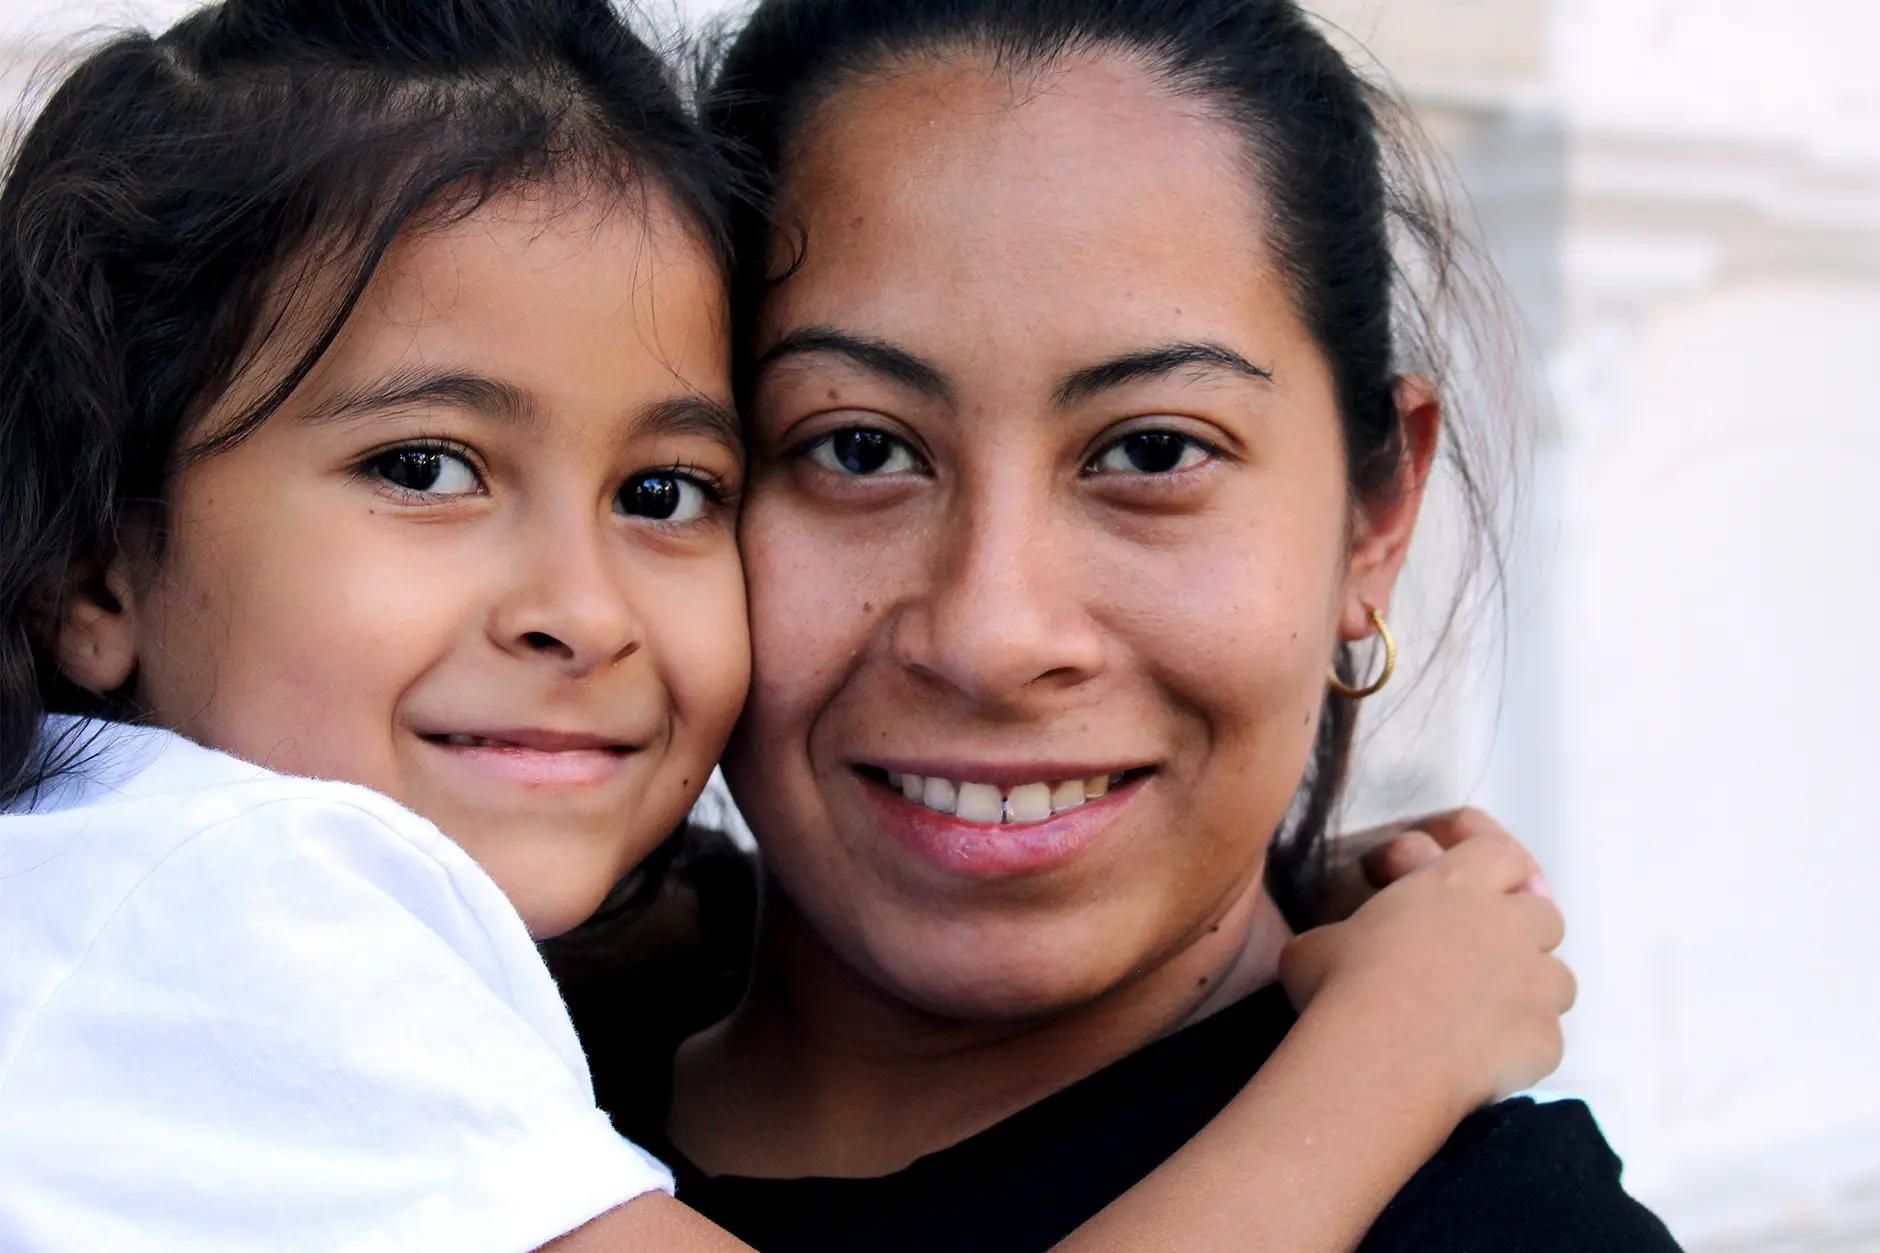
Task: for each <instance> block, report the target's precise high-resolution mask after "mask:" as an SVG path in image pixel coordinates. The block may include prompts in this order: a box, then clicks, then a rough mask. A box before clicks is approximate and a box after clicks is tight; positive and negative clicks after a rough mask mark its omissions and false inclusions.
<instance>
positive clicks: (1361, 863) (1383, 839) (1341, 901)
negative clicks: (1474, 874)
mask: <svg viewBox="0 0 1880 1253" xmlns="http://www.w3.org/2000/svg"><path fill="white" fill-rule="evenodd" d="M1490 833H1501V834H1504V835H1505V834H1506V833H1507V829H1506V828H1505V827H1503V826H1502V825H1501V824H1500V823H1499V822H1496V821H1495V820H1494V819H1493V818H1491V817H1489V816H1488V815H1487V814H1485V813H1483V812H1482V811H1481V810H1479V809H1473V808H1466V809H1450V810H1445V811H1443V812H1442V813H1435V814H1424V815H1423V816H1422V817H1420V818H1406V819H1402V820H1400V821H1397V822H1388V823H1384V824H1382V825H1380V826H1375V827H1368V828H1366V829H1365V830H1363V831H1353V832H1347V833H1345V834H1343V835H1340V836H1339V837H1338V839H1337V841H1336V843H1335V844H1334V846H1333V856H1334V859H1335V861H1334V864H1333V866H1332V867H1331V872H1330V873H1329V874H1328V875H1327V876H1326V879H1325V883H1324V885H1323V887H1322V888H1321V889H1320V891H1319V896H1318V900H1317V901H1316V903H1315V905H1316V908H1315V911H1314V912H1315V916H1316V917H1317V918H1318V920H1319V921H1320V922H1338V921H1341V920H1342V919H1345V918H1349V917H1351V915H1352V914H1353V913H1355V912H1356V911H1357V908H1358V906H1360V905H1362V904H1364V903H1365V902H1366V901H1368V900H1370V899H1371V898H1372V897H1373V896H1376V895H1377V894H1378V892H1379V891H1380V890H1381V889H1383V888H1387V887H1389V886H1390V885H1391V884H1393V883H1395V882H1396V881H1397V880H1399V879H1401V878H1403V877H1404V876H1405V875H1407V874H1409V873H1410V872H1411V871H1412V870H1415V869H1416V868H1417V867H1418V866H1422V865H1426V864H1428V863H1429V862H1432V861H1435V860H1436V859H1437V858H1438V857H1441V856H1442V855H1443V850H1444V849H1447V848H1454V847H1455V846H1456V845H1458V844H1460V843H1462V842H1463V841H1464V840H1466V839H1469V838H1470V837H1472V836H1477V835H1487V834H1490ZM1529 890H1530V891H1539V892H1540V893H1541V894H1542V895H1543V896H1545V895H1547V894H1548V893H1547V888H1546V884H1545V883H1544V882H1542V881H1540V880H1538V879H1537V880H1536V882H1535V884H1534V885H1532V886H1531V887H1530V889H1529Z"/></svg>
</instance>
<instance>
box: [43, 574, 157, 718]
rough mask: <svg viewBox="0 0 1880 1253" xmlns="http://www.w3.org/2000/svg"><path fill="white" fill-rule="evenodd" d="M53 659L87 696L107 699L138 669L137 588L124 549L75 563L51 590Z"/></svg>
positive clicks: (48, 607)
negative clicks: (109, 693) (105, 696)
mask: <svg viewBox="0 0 1880 1253" xmlns="http://www.w3.org/2000/svg"><path fill="white" fill-rule="evenodd" d="M49 591H50V597H49V599H50V603H49V604H48V605H47V606H46V608H47V609H48V611H49V613H50V614H51V617H52V621H51V622H50V624H49V625H50V627H51V638H52V645H53V646H52V654H53V659H54V660H55V661H56V662H57V663H58V666H59V670H60V672H61V673H62V674H64V675H65V677H66V678H67V679H70V680H71V681H72V682H73V683H75V684H77V685H78V686H79V687H82V688H84V689H85V690H86V691H88V692H96V693H97V694H99V695H101V696H102V695H104V694H105V693H108V692H115V691H116V690H117V689H118V688H121V687H123V686H124V685H125V684H126V683H128V682H130V679H131V675H132V673H134V672H135V671H136V669H137V627H138V599H137V586H136V582H135V580H134V579H133V578H132V576H131V564H130V558H129V556H128V554H126V552H125V551H124V548H123V547H122V546H113V548H112V549H111V550H110V551H109V552H108V553H100V554H98V555H96V556H92V557H86V558H83V559H82V560H79V561H75V562H73V563H72V565H71V566H70V567H68V568H67V570H66V572H65V579H64V580H63V581H62V582H61V583H60V584H59V585H58V586H57V587H55V588H51V589H49Z"/></svg>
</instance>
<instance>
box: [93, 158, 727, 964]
mask: <svg viewBox="0 0 1880 1253" xmlns="http://www.w3.org/2000/svg"><path fill="white" fill-rule="evenodd" d="M298 347H299V346H298V344H295V345H293V346H292V350H294V351H297V350H298ZM262 373H265V371H264V372H262ZM270 377H278V375H273V376H270ZM240 399H241V398H240V397H238V396H230V397H224V398H223V400H222V401H221V402H220V403H219V405H218V407H217V408H216V410H215V412H213V413H212V414H211V415H210V416H209V419H208V426H207V428H206V429H213V428H214V423H215V422H216V421H218V420H226V417H227V414H228V413H230V412H239V403H240ZM742 472H743V466H742V454H741V449H740V447H739V441H738V437H737V428H736V423H735V422H734V420H733V419H732V416H731V412H730V405H729V383H728V338H727V334H726V318H725V306H724V290H723V282H722V278H721V276H720V274H719V272H718V269H717V267H716V265H715V264H714V263H713V260H712V258H711V256H710V255H709V253H708V252H707V251H706V250H705V249H704V248H702V247H700V246H699V245H697V244H696V243H695V242H694V241H693V239H692V238H691V235H690V233H689V232H688V231H687V230H686V229H685V227H684V225H683V223H682V221H681V219H680V218H679V217H678V216H677V215H676V214H674V213H672V212H669V211H667V210H666V209H665V207H664V206H662V205H660V204H657V203H655V204H653V205H650V206H649V208H648V211H647V212H644V213H642V212H640V211H639V210H638V209H637V208H635V207H634V206H631V205H627V204H622V203H619V202H618V199H617V198H616V197H614V196H611V195H602V194H599V193H593V194H587V193H586V192H585V190H584V189H582V188H534V189H528V190H525V191H517V192H514V193H510V194H506V195H503V196H501V197H498V198H497V199H495V200H492V201H490V202H489V203H488V204H486V205H485V206H483V207H482V208H480V209H478V210H477V211H476V212H475V213H472V214H470V215H469V216H467V217H464V218H462V219H461V220H459V221H456V222H454V223H452V224H450V225H448V226H446V227H441V228H437V229H431V230H426V231H418V232H414V233H412V234H411V235H410V236H409V237H408V238H405V239H401V240H400V241H399V243H398V244H397V245H396V246H395V247H394V248H393V249H392V250H391V252H390V253H389V254H388V255H387V256H386V258H385V260H384V262H383V264H382V265H381V266H380V267H379V269H378V271H377V273H376V274H375V276H374V277H373V279H372V282H371V285H370V286H369V287H368V288H367V289H366V291H365V294H364V296H363V297H362V299H361V300H360V302H359V304H358V307H357V309H356V311H355V313H354V314H353V316H352V318H351V319H350V320H349V321H348V323H347V325H346V327H345V329H344V331H343V332H342V334H341V335H340V337H339V339H338V340H337V341H336V342H335V343H334V345H333V346H332V348H331V349H330V350H329V351H328V352H327V353H326V355H325V356H324V357H323V358H322V359H321V362H320V364H319V366H318V368H317V369H316V370H315V371H314V372H313V374H312V375H311V376H310V377H309V378H308V380H307V381H306V383H305V384H304V385H302V387H300V388H299V389H298V390H297V391H296V392H295V393H294V395H293V396H292V397H290V398H289V400H288V401H287V403H286V404H285V405H284V406H283V407H282V408H281V410H280V411H279V412H277V413H276V414H275V415H274V416H272V417H270V418H269V419H268V421H267V422H266V423H264V424H263V425H262V426H261V428H260V429H259V430H257V431H256V432H255V433H254V434H253V435H251V436H250V437H248V438H247V439H245V440H243V441H242V442H241V443H238V444H236V445H235V446H234V447H233V448H231V449H229V450H228V451H226V452H222V453H218V454H216V455H213V456H209V457H206V458H204V459H201V460H199V461H197V462H195V463H193V464H191V465H190V466H189V467H188V468H186V469H185V470H183V471H182V472H181V473H180V474H179V475H177V476H176V478H175V480H174V481H173V482H172V483H171V485H170V501H169V505H170V507H169V516H168V519H167V528H166V531H167V533H166V539H165V543H164V546H163V550H162V553H161V556H160V558H158V559H154V560H147V561H142V562H131V563H129V564H130V566H131V567H134V568H132V569H129V570H128V571H127V572H126V573H124V574H123V575H121V576H120V577H121V582H120V589H121V595H120V596H119V597H118V599H117V601H116V602H115V604H114V605H112V607H111V608H112V613H110V614H106V615H102V616H94V618H93V620H92V629H91V630H90V632H89V634H87V633H86V632H84V631H80V632H76V633H72V632H68V636H67V639H66V641H65V643H66V647H65V658H66V661H67V664H68V668H71V669H73V670H74V671H75V673H76V674H77V677H79V679H80V681H81V682H87V683H88V685H90V686H94V687H97V688H106V689H108V688H111V687H115V686H117V685H118V684H120V683H123V682H125V681H127V680H129V681H131V682H134V684H135V687H136V691H137V694H138V697H139V699H140V700H141V701H142V703H143V704H144V705H145V707H146V708H147V709H149V710H150V711H151V713H152V715H153V716H154V717H155V719H156V720H157V721H158V722H160V723H161V724H163V725H165V726H169V727H172V728H174V729H176V730H179V731H181V732H183V733H185V734H187V735H189V736H191V737H193V738H195V739H197V740H199V741H201V742H203V743H205V744H209V745H212V746H214V747H217V748H220V749H223V750H225V751H228V752H231V753H234V754H236V755H238V756H242V757H246V758H248V759H250V760H253V761H256V762H260V763H262V764H264V765H268V766H272V767H274V768H276V769H279V770H283V771H288V772H291V773H296V774H308V775H317V776H321V777H325V778H334V779H344V780H347V781H349V782H354V783H361V784H365V785H366V786H369V787H372V788H375V789H377V790H379V791H381V792H383V793H385V794H386V795H388V796H391V797H392V798H394V799H396V800H398V801H400V802H402V803H404V804H405V805H407V806H409V807H410V808H412V809H414V810H416V811H417V812H418V813H420V814H422V815H424V816H425V817H427V818H429V819H431V820H432V821H433V822H435V823H437V825H438V826H439V827H441V828H442V829H443V830H444V831H445V832H446V833H447V834H449V835H450V836H452V837H453V838H454V839H456V840H457V841H458V843H460V844H462V845H463V846H464V848H465V849H467V850H468V851H469V852H470V854H471V855H472V856H473V857H475V858H476V859H477V860H478V861H479V862H480V863H482V865H483V867H484V868H485V869H486V870H488V871H489V872H490V874H491V876H492V877H493V878H494V879H495V880H496V882H497V883H498V884H499V885H501V886H502V888H503V889H504V890H505V891H506V892H507V893H508V894H509V896H510V898H511V899H512V900H513V901H514V902H515V904H516V906H517V908H518V909H519V910H520V911H521V912H522V914H523V917H524V918H525V919H526V920H527V921H528V923H529V925H530V927H531V929H532V930H534V931H535V932H536V933H537V934H553V933H555V932H558V931H562V930H565V929H566V928H568V927H569V926H572V925H573V924H574V923H576V922H579V921H580V920H581V919H583V918H584V917H586V916H587V915H588V914H589V913H590V912H591V911H592V910H593V909H594V907H595V906H596V905H597V904H598V903H599V902H600V900H601V898H602V897H603V896H604V895H605V893H606V892H607V891H608V889H609V888H610V887H611V886H612V885H613V883H614V882H615V881H616V880H617V879H618V878H619V877H620V876H621V875H622V874H624V873H626V872H627V871H628V870H629V869H631V867H632V866H633V865H634V864H635V863H637V862H638V861H639V860H640V858H642V857H643V856H645V855H646V853H647V852H648V851H649V850H650V849H651V848H652V847H653V846H654V845H655V844H657V843H658V842H659V841H660V840H661V839H663V838H665V836H666V835H667V834H668V833H669V832H670V831H671V830H672V828H673V826H674V824H675V823H677V822H678V821H679V819H680V818H681V817H682V816H683V815H684V813H685V811H686V809H687V807H688V806H689V805H690V804H691V803H692V801H693V799H694V798H695V797H696V796H697V795H698V791H699V789H700V788H701V787H702V786H703V785H704V782H705V779H706V776H707V775H708V774H709V772H710V770H711V768H712V765H713V762H714V761H715V760H716V758H717V755H718V753H719V751H720V749H721V748H722V746H723V744H724V740H725V737H726V736H727V735H728V734H729V732H730V729H731V724H732V722H733V721H734V720H735V718H736V716H737V711H738V708H739V705H740V702H741V701H742V699H743V695H744V684H745V678H746V667H747V664H748V651H747V649H748V643H747V636H746V632H745V617H744V601H743V585H742V577H741V571H740V568H739V563H738V554H737V549H736V543H735V538H736V537H735V532H734V519H733V515H732V511H731V510H730V508H729V507H728V504H727V503H726V501H727V500H728V499H729V498H730V497H731V496H733V495H734V494H735V493H736V491H737V490H738V488H739V481H738V480H739V479H740V477H741V475H742Z"/></svg>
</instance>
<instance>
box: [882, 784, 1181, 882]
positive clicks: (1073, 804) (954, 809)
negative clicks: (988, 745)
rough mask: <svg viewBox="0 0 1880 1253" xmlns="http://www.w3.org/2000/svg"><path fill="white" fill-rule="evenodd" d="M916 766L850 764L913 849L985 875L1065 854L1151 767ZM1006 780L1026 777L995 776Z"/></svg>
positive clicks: (1027, 870)
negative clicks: (1018, 781)
mask: <svg viewBox="0 0 1880 1253" xmlns="http://www.w3.org/2000/svg"><path fill="white" fill-rule="evenodd" d="M922 765H923V766H926V771H927V772H925V773H923V772H917V771H914V770H912V769H908V770H895V769H883V768H879V767H874V766H858V767H857V768H856V770H855V773H854V777H855V778H856V780H857V782H858V783H859V784H860V787H859V788H858V789H857V791H858V793H859V799H860V802H861V804H862V806H863V807H864V809H865V810H866V811H867V814H868V816H869V818H870V820H871V821H873V822H874V823H875V825H876V826H877V827H879V828H880V829H881V830H883V831H885V832H888V833H889V834H891V835H892V836H893V837H894V838H895V839H896V840H897V841H898V842H899V843H900V844H901V845H902V846H904V847H905V848H906V849H907V850H908V851H910V852H911V853H913V854H914V855H915V856H916V857H919V858H921V859H923V860H924V861H926V862H928V863H931V864H932V865H934V866H936V867H938V868H939V869H941V870H943V871H947V872H949V873H952V874H958V875H964V876H968V877H972V878H985V879H996V878H1000V877H1004V876H1009V875H1023V874H1036V873H1041V872H1044V871H1047V870H1051V869H1053V868H1055V867H1057V866H1060V865H1063V864H1064V863H1066V862H1068V861H1070V860H1072V859H1073V858H1075V857H1076V856H1077V855H1078V854H1079V853H1081V852H1083V851H1084V850H1085V849H1087V848H1089V847H1090V846H1091V845H1092V844H1094V843H1095V842H1096V841H1097V840H1099V839H1100V838H1102V836H1103V835H1104V834H1106V833H1107V832H1109V831H1111V830H1113V829H1114V828H1115V827H1116V826H1117V824H1118V821H1119V820H1120V819H1122V818H1123V817H1124V816H1125V814H1126V813H1127V811H1128V809H1129V807H1130V805H1131V802H1132V801H1134V800H1135V799H1136V797H1137V796H1138V794H1139V793H1140V792H1141V791H1142V789H1143V787H1144V786H1146V785H1147V784H1148V783H1149V781H1150V779H1151V777H1152V773H1153V772H1152V771H1151V770H1150V769H1148V768H1139V769H1138V768H1128V767H1123V768H1110V767H1104V766H1091V765H1088V764H1086V765H1083V766H1078V767H1068V766H1065V765H1055V766H1051V765H1034V764H1025V765H1018V766H1009V767H999V766H991V765H949V764H943V763H941V764H934V765H927V763H925V762H923V763H922ZM942 770H944V771H945V772H946V773H938V772H939V771H942ZM1067 776H1068V777H1067ZM1014 778H1025V779H1027V780H1028V781H1026V782H1022V783H1012V782H1001V781H1000V780H1010V779H1014Z"/></svg>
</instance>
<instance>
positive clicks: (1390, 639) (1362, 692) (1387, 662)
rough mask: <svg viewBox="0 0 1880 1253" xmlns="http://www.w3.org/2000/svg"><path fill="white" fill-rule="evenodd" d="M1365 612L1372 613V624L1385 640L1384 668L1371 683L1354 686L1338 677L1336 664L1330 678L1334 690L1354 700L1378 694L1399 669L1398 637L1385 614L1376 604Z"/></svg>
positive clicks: (1379, 635)
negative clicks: (1385, 620) (1363, 685)
mask: <svg viewBox="0 0 1880 1253" xmlns="http://www.w3.org/2000/svg"><path fill="white" fill-rule="evenodd" d="M1364 612H1365V613H1367V614H1369V615H1370V617H1371V626H1372V627H1373V628H1375V629H1376V631H1377V637H1378V638H1379V639H1381V640H1383V641H1384V669H1383V671H1382V673H1380V674H1379V675H1378V676H1377V677H1376V678H1375V679H1373V680H1371V682H1370V684H1369V685H1367V686H1365V687H1353V686H1351V685H1350V684H1349V683H1347V682H1345V681H1344V680H1343V679H1341V678H1339V677H1338V669H1337V667H1335V666H1334V667H1333V668H1332V671H1331V677H1330V679H1329V680H1328V682H1330V683H1331V685H1332V690H1333V691H1334V692H1337V693H1338V694H1339V695H1340V696H1348V697H1350V698H1351V699H1352V700H1363V699H1364V698H1365V697H1367V696H1374V695H1376V694H1377V693H1378V692H1379V691H1381V690H1382V689H1383V687H1384V685H1385V684H1386V683H1388V682H1390V676H1391V675H1392V674H1393V673H1395V672H1396V670H1397V637H1396V636H1394V635H1392V634H1391V633H1390V627H1389V626H1388V625H1386V623H1385V622H1384V615H1383V614H1381V613H1379V612H1378V611H1377V608H1376V606H1374V605H1368V604H1367V605H1366V606H1365V607H1364Z"/></svg>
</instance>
